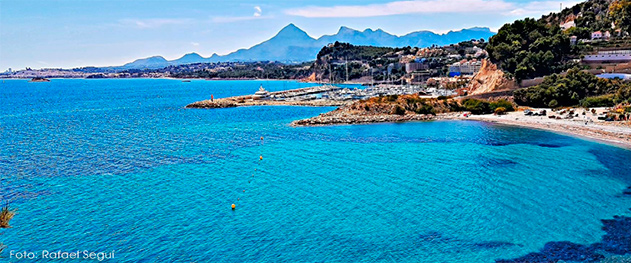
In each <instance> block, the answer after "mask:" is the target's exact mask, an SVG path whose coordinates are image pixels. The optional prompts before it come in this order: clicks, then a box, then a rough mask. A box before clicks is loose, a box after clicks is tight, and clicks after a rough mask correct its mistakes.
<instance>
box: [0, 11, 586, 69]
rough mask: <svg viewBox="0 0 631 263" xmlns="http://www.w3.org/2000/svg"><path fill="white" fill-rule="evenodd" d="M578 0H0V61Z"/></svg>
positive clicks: (488, 21)
mask: <svg viewBox="0 0 631 263" xmlns="http://www.w3.org/2000/svg"><path fill="white" fill-rule="evenodd" d="M577 2H580V1H572V0H570V1H565V0H564V1H515V0H404V1H396V0H391V1H387V0H386V1H378V0H361V1H360V0H349V1H343V0H339V1H329V0H327V1H303V0H276V1H250V0H243V1H242V0H233V1H215V0H203V1H202V0H191V1H189V0H108V1H106V0H0V70H1V71H4V70H6V69H7V68H9V67H10V68H12V69H14V70H16V69H22V68H25V67H31V68H49V67H63V68H71V67H79V66H109V65H122V64H124V63H126V62H130V61H133V60H134V59H137V58H143V57H149V56H154V55H161V56H164V57H165V58H167V59H175V58H178V57H180V56H182V55H183V54H185V53H189V52H197V53H199V54H201V55H202V56H204V57H208V56H210V55H212V54H213V53H218V54H226V53H229V52H231V51H234V50H236V49H239V48H248V47H250V46H252V45H255V44H257V43H260V42H262V41H264V40H266V39H269V38H270V37H272V36H273V35H275V34H276V33H277V32H278V31H279V30H280V29H281V28H282V27H284V26H285V25H287V24H289V23H294V24H295V25H297V26H298V27H300V28H302V29H303V30H305V31H306V32H307V33H309V35H311V36H312V37H319V36H321V35H323V34H334V33H336V32H337V30H338V29H339V27H340V26H348V27H351V28H355V29H361V30H363V29H365V28H373V29H377V28H381V29H383V30H385V31H387V32H390V33H393V34H397V35H402V34H406V33H409V32H412V31H418V30H431V31H435V32H440V33H444V32H447V31H449V30H459V29H462V28H468V27H474V26H483V27H490V28H491V29H493V30H497V29H498V28H499V27H501V26H502V25H503V24H505V23H507V22H512V21H513V20H515V19H520V18H524V17H540V16H541V15H542V14H546V13H549V12H551V11H557V10H559V8H560V7H559V4H560V3H564V6H570V5H572V4H575V3H577Z"/></svg>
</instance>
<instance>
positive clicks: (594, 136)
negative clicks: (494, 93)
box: [446, 115, 631, 150]
mask: <svg viewBox="0 0 631 263" xmlns="http://www.w3.org/2000/svg"><path fill="white" fill-rule="evenodd" d="M544 118H545V117H525V116H524V117H517V118H514V117H513V116H510V115H503V116H497V115H472V116H470V117H469V118H466V117H456V118H451V119H453V120H465V121H467V120H468V121H483V122H487V123H494V124H501V125H509V126H518V127H524V128H529V129H536V130H544V131H549V132H554V133H557V134H562V135H566V136H570V137H575V138H580V139H585V140H588V141H593V142H598V143H603V144H607V145H611V146H616V147H620V148H624V149H627V150H631V123H626V126H625V125H624V124H621V125H615V124H619V123H611V124H609V123H606V122H602V123H600V122H598V123H588V124H587V125H585V122H583V121H571V120H550V119H544ZM446 120H449V118H447V119H446Z"/></svg>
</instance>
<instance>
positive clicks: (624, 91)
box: [614, 85, 631, 103]
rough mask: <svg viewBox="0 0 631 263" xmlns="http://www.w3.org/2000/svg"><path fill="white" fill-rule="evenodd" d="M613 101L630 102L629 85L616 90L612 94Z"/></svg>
mask: <svg viewBox="0 0 631 263" xmlns="http://www.w3.org/2000/svg"><path fill="white" fill-rule="evenodd" d="M614 102H615V103H625V102H626V103H631V86H629V85H627V86H626V87H622V88H620V89H618V91H616V93H615V95H614Z"/></svg>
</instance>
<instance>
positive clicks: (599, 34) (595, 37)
mask: <svg viewBox="0 0 631 263" xmlns="http://www.w3.org/2000/svg"><path fill="white" fill-rule="evenodd" d="M602 38H603V32H600V31H596V32H594V33H592V40H600V39H602Z"/></svg>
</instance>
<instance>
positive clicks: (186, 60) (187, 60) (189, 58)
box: [170, 53, 210, 65]
mask: <svg viewBox="0 0 631 263" xmlns="http://www.w3.org/2000/svg"><path fill="white" fill-rule="evenodd" d="M201 62H210V58H203V57H202V56H200V55H199V54H197V53H188V54H186V55H184V56H182V57H181V58H178V59H176V60H172V61H170V63H171V64H172V65H184V64H192V63H201Z"/></svg>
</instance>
